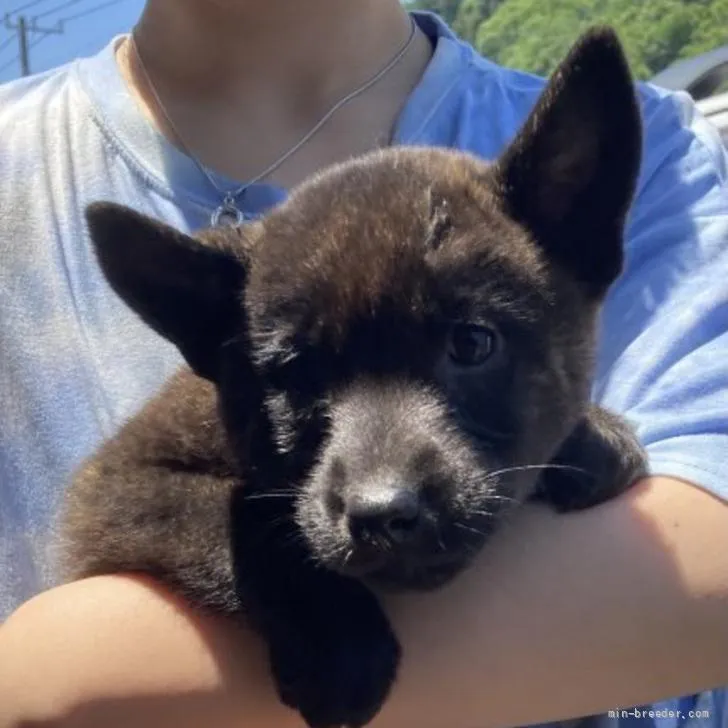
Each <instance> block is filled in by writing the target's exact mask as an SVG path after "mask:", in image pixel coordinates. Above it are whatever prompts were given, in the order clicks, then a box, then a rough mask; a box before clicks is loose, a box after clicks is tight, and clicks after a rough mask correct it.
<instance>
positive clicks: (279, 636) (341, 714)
mask: <svg viewBox="0 0 728 728" xmlns="http://www.w3.org/2000/svg"><path fill="white" fill-rule="evenodd" d="M376 612H377V614H376V616H375V615H374V614H373V613H372V614H368V615H367V616H366V618H364V619H362V618H361V616H362V615H361V611H359V613H358V614H350V615H344V614H341V613H338V614H335V615H334V614H332V615H329V616H330V617H331V619H328V620H327V619H325V618H324V619H319V618H317V619H316V620H315V622H311V623H308V624H306V625H305V627H304V626H303V625H302V624H300V623H299V624H298V625H297V626H296V627H292V626H291V625H288V626H286V627H284V628H283V629H282V630H280V631H279V630H276V635H275V637H274V638H273V639H272V640H270V642H269V644H270V653H271V667H272V670H273V677H274V679H275V681H276V684H277V687H278V692H279V695H280V698H281V700H282V701H283V703H285V704H286V705H287V706H288V707H290V708H293V709H294V710H297V711H298V712H299V713H300V714H301V715H302V717H303V719H304V720H305V721H306V723H307V724H308V725H309V726H310V728H340V727H341V726H347V727H349V728H360V726H364V725H366V724H367V723H369V722H370V721H371V720H372V719H373V718H374V716H375V715H376V714H377V713H378V712H379V709H380V708H381V706H382V704H383V703H384V701H385V699H386V698H387V695H388V694H389V690H390V688H391V687H392V684H393V683H394V679H395V676H396V671H397V666H398V663H399V657H400V648H399V643H398V642H397V639H396V637H395V636H394V634H393V633H392V631H391V628H390V626H389V624H388V623H387V621H386V618H385V617H384V614H383V613H381V611H380V609H379V606H378V605H376ZM319 616H321V617H323V616H324V615H319Z"/></svg>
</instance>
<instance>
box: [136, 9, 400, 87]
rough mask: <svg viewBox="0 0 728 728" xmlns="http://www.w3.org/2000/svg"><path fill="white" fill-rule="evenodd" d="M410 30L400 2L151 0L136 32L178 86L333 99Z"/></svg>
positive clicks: (160, 75)
mask: <svg viewBox="0 0 728 728" xmlns="http://www.w3.org/2000/svg"><path fill="white" fill-rule="evenodd" d="M409 31H410V24H409V19H408V17H407V13H406V11H405V10H404V8H403V7H402V6H401V4H400V3H399V2H398V0H343V1H342V0H306V1H305V2H291V0H217V1H216V0H148V2H147V5H146V7H145V10H144V13H143V14H142V17H141V19H140V21H139V23H138V24H137V27H136V33H135V37H136V40H137V44H138V46H139V49H140V51H141V53H142V55H143V57H144V62H145V64H146V65H147V67H148V68H149V69H150V71H151V72H152V73H153V74H154V78H155V79H157V80H158V81H159V83H160V84H161V85H163V86H165V87H166V88H169V89H170V90H173V89H174V88H175V87H176V88H183V89H184V90H185V93H188V94H189V93H192V94H195V95H199V96H200V97H201V98H207V97H212V98H215V97H228V98H229V97H231V96H235V97H241V96H245V97H247V96H248V95H249V94H251V93H257V92H258V91H259V89H261V88H263V87H264V88H265V89H267V90H268V91H269V92H270V93H278V94H280V93H285V94H286V95H287V96H291V95H293V96H301V97H303V96H305V97H309V98H310V97H313V98H316V97H319V98H323V99H326V100H328V99H329V98H330V97H331V96H332V95H336V94H340V93H342V92H343V93H346V91H347V90H350V89H351V88H352V87H353V86H356V85H357V83H360V82H361V80H362V79H366V78H367V77H368V76H370V75H372V74H373V73H375V72H376V71H377V70H378V68H379V67H380V66H381V63H382V59H383V58H387V57H388V56H391V55H392V54H393V52H394V51H395V50H396V49H397V47H398V46H400V45H401V44H402V43H403V41H404V40H405V39H406V38H407V35H408V34H409Z"/></svg>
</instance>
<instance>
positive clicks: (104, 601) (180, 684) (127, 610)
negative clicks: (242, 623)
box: [0, 576, 301, 728]
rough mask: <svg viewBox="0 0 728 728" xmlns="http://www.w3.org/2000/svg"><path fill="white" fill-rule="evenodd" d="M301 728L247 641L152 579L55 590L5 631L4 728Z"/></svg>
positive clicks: (258, 650)
mask: <svg viewBox="0 0 728 728" xmlns="http://www.w3.org/2000/svg"><path fill="white" fill-rule="evenodd" d="M20 726H22V727H23V728H27V726H36V727H38V728H39V727H41V726H43V727H44V728H50V727H51V726H52V727H53V728H82V727H83V728H99V727H100V726H103V727H104V728H129V727H130V726H133V727H134V728H203V727H204V728H289V726H290V728H294V727H295V728H300V726H301V723H300V721H299V720H298V718H297V716H296V715H295V714H294V713H293V712H292V711H289V710H287V709H286V708H285V707H283V706H282V705H281V704H280V703H279V701H278V700H277V699H276V697H275V694H274V691H273V687H272V683H271V681H270V679H269V676H268V670H267V666H266V663H265V652H264V647H263V645H262V644H261V642H260V640H258V639H257V638H256V637H255V635H253V634H252V633H250V632H249V631H248V630H245V629H242V628H240V627H239V626H238V625H233V624H232V623H230V622H229V621H226V620H221V619H215V618H210V617H207V616H202V615H199V614H195V613H194V612H193V611H191V610H189V609H188V608H187V607H186V606H185V605H183V604H182V603H180V602H179V601H178V600H176V599H175V598H173V597H172V596H170V595H169V594H167V593H165V592H164V591H163V590H162V589H161V588H160V587H158V586H155V585H153V584H152V583H151V582H149V581H148V580H146V579H139V578H136V577H127V576H102V577H95V578H92V579H87V580H85V581H80V582H75V583H73V584H68V585H66V586H62V587H58V588H56V589H53V590H50V591H48V592H45V593H43V594H40V595H39V596H37V597H35V598H34V599H32V600H30V601H29V602H28V603H26V604H25V605H23V606H22V607H21V608H20V609H19V610H17V611H16V612H15V613H14V614H13V615H11V617H10V619H9V620H8V622H7V623H6V624H5V625H3V626H1V627H0V728H20Z"/></svg>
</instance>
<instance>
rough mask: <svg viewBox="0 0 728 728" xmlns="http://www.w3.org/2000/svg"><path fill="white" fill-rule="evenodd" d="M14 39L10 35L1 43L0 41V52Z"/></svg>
mask: <svg viewBox="0 0 728 728" xmlns="http://www.w3.org/2000/svg"><path fill="white" fill-rule="evenodd" d="M14 40H15V38H13V36H12V35H11V36H10V37H9V38H6V39H5V40H4V41H3V42H2V43H0V53H2V52H3V51H4V50H5V49H6V48H7V47H8V46H9V45H10V44H11V43H12V42H13V41H14Z"/></svg>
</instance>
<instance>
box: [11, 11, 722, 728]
mask: <svg viewBox="0 0 728 728" xmlns="http://www.w3.org/2000/svg"><path fill="white" fill-rule="evenodd" d="M416 17H417V20H418V22H419V24H420V26H421V27H422V29H423V30H424V31H425V32H426V33H427V34H428V35H429V36H430V37H431V38H432V39H433V42H434V43H435V53H434V56H433V58H432V60H431V62H430V64H429V66H428V68H427V69H426V72H425V74H424V76H423V78H422V79H421V81H420V83H419V85H418V86H417V87H416V88H415V90H414V91H413V92H412V94H411V96H410V98H409V101H408V103H407V105H406V107H405V108H404V110H403V112H402V114H401V116H400V119H399V122H398V124H397V129H396V137H395V141H396V142H397V143H402V144H408V143H416V144H428V145H439V146H451V147H458V148H460V149H465V150H469V151H471V152H473V153H475V154H478V155H480V156H482V157H484V158H488V159H492V158H494V157H495V156H497V154H498V153H499V151H500V150H501V149H502V148H503V146H504V144H505V143H506V142H507V141H509V139H510V138H511V137H512V136H513V135H514V133H515V132H516V130H517V129H518V127H519V126H520V124H521V122H522V121H523V120H524V118H525V116H526V114H527V112H528V111H529V110H530V108H531V107H532V105H533V104H534V102H535V100H536V98H537V97H538V95H539V93H540V91H541V90H542V89H543V84H544V82H543V80H542V79H540V78H536V77H533V76H530V75H528V74H525V73H521V72H516V71H513V70H507V69H503V68H501V67H499V66H497V65H495V64H493V63H491V62H489V61H487V60H485V59H483V58H481V57H479V56H478V55H477V54H476V53H475V52H474V51H473V50H472V48H471V47H470V46H468V45H467V44H464V43H462V42H460V41H459V40H458V39H456V38H455V37H454V36H453V35H452V33H451V32H450V31H449V30H448V28H447V27H446V26H445V25H443V24H442V22H441V21H439V20H438V19H437V18H436V17H434V16H432V15H429V14H419V15H417V16H416ZM119 40H120V39H118V38H117V39H115V40H114V41H113V42H112V43H111V44H109V46H108V47H107V48H105V49H104V50H103V51H102V52H101V53H100V54H99V55H98V56H96V57H94V58H90V59H83V60H78V61H76V62H74V63H71V64H69V65H66V66H64V67H62V68H58V69H55V70H53V71H50V72H48V73H45V74H42V75H38V76H35V77H31V78H28V79H24V80H20V81H17V82H14V83H11V84H8V85H5V86H3V87H0V620H2V619H3V618H4V617H6V616H7V615H8V614H9V612H10V611H11V610H12V609H13V608H14V607H16V606H17V605H18V604H19V603H20V602H21V601H23V600H25V599H27V598H29V597H30V596H32V595H33V594H35V593H37V592H38V591H39V590H41V589H42V588H43V587H44V586H46V585H47V584H48V583H49V581H48V578H49V574H48V571H49V567H48V559H47V558H46V542H47V538H48V532H49V528H50V525H51V523H52V517H53V514H54V510H55V508H56V506H57V504H58V500H59V494H60V493H61V490H62V488H63V485H64V483H65V482H66V481H67V478H68V476H69V474H70V473H71V471H72V470H73V469H74V468H75V467H76V466H77V465H78V464H79V462H80V460H81V459H82V458H84V457H85V456H86V455H88V454H89V453H90V452H91V451H92V450H93V449H94V448H95V447H96V446H97V445H98V444H99V443H100V441H101V440H102V439H103V438H105V437H107V436H109V435H111V434H112V433H113V432H114V431H115V430H116V429H117V428H118V427H119V425H120V424H121V423H122V422H123V420H124V419H126V418H127V417H129V416H130V415H131V414H132V413H134V412H135V411H136V410H138V409H139V407H140V406H141V405H142V403H143V402H145V400H147V399H148V398H149V397H150V396H151V395H152V394H154V393H155V392H156V391H157V390H158V389H159V388H160V386H161V385H162V384H163V382H164V381H165V379H166V378H167V377H168V376H169V375H170V374H171V373H172V372H173V371H174V370H175V369H176V368H177V367H178V366H179V364H180V363H181V360H180V356H179V354H178V353H177V351H176V350H175V349H174V348H173V347H172V346H171V345H170V344H168V343H167V342H166V341H163V340H162V339H160V338H159V337H158V336H157V335H156V334H154V333H152V332H151V331H150V330H149V329H148V328H147V327H146V326H144V325H143V324H142V323H141V322H140V321H139V320H138V319H137V318H136V316H135V315H134V314H132V313H131V311H130V310H128V309H127V308H126V307H125V306H124V304H123V303H122V302H121V301H120V300H119V299H118V298H117V297H116V296H115V295H113V294H112V292H111V291H110V289H109V287H108V285H107V284H106V282H105V281H104V279H103V278H102V276H101V273H100V271H99V269H98V267H97V265H96V263H95V260H94V257H93V255H92V252H91V249H90V245H89V239H88V236H87V232H86V230H85V227H84V218H83V210H84V207H85V205H86V204H87V203H89V202H91V201H94V200H101V199H108V200H115V201H118V202H123V203H126V204H128V205H130V206H133V207H135V208H137V209H138V210H140V211H142V212H145V213H147V214H149V215H152V216H155V217H158V218H161V219H163V220H166V221H167V222H169V223H170V224H172V225H175V226H177V227H179V228H181V229H183V230H186V231H192V230H195V229H197V228H200V227H202V226H205V225H206V224H207V223H208V221H209V219H210V214H211V211H212V210H213V209H214V208H215V207H216V206H217V205H218V204H219V202H220V200H219V198H218V197H217V196H216V195H215V194H214V190H213V189H212V188H211V186H210V184H209V182H208V181H207V180H206V179H205V178H204V177H203V176H202V175H201V173H200V171H199V169H198V168H197V167H196V166H195V164H194V163H193V162H192V161H191V160H190V159H189V158H188V157H186V156H185V155H184V154H182V153H181V152H179V151H178V150H177V149H175V148H174V147H173V146H172V145H171V144H169V143H168V142H167V141H166V140H165V139H164V138H163V137H162V136H161V135H160V134H159V133H158V132H157V131H156V130H155V129H154V128H153V127H152V126H151V125H150V124H149V123H148V122H147V120H146V119H145V117H144V116H143V115H142V113H141V112H140V110H139V108H138V107H137V105H136V103H135V101H134V100H133V98H132V96H131V95H130V92H129V90H128V89H127V87H126V85H125V83H124V81H123V79H122V77H121V75H120V73H119V69H118V68H117V65H116V62H115V58H114V51H115V48H116V47H117V45H118V42H119ZM641 96H642V102H643V109H644V118H645V122H646V127H647V131H646V150H645V157H644V162H643V169H642V174H641V180H640V184H639V194H638V199H637V202H636V205H635V206H634V208H633V212H632V214H631V217H630V225H629V241H628V254H627V268H626V272H625V274H624V275H623V277H622V279H621V281H620V282H619V283H618V284H617V285H616V286H615V288H614V289H613V291H612V293H611V295H610V297H609V299H608V302H607V305H606V310H605V313H604V318H603V332H602V337H601V345H600V350H599V360H598V376H597V380H596V386H595V389H594V397H595V399H597V400H598V401H600V402H601V403H603V404H605V405H607V406H609V407H612V408H614V409H615V410H618V411H620V412H622V413H624V414H626V415H627V416H628V417H629V418H630V419H631V420H632V421H633V422H634V424H635V425H636V427H637V429H638V432H639V435H640V436H641V438H642V440H643V442H644V444H645V445H646V446H647V450H648V453H649V456H650V463H651V468H652V471H653V472H654V473H655V474H662V475H666V476H674V477H677V478H685V479H687V480H690V481H692V482H694V483H696V484H697V485H699V486H701V487H703V488H705V489H707V490H709V491H711V492H712V493H714V494H715V495H717V496H718V497H720V498H724V499H728V476H727V474H726V473H727V472H728V467H726V466H727V465H728V283H726V281H728V187H727V185H726V177H728V160H727V159H726V153H725V151H724V150H723V148H722V147H721V142H720V139H719V137H718V134H717V133H716V132H715V131H714V130H713V129H712V128H711V127H709V125H708V124H707V123H706V122H705V121H704V120H703V119H702V118H700V117H699V116H698V115H697V114H696V111H695V108H694V106H693V105H692V103H691V101H690V99H689V98H688V97H687V96H686V95H682V94H672V95H671V94H668V93H666V92H663V91H660V90H657V89H655V88H651V87H647V86H644V87H642V88H641ZM217 183H218V185H219V186H220V187H221V188H227V189H232V188H235V187H237V184H236V183H235V182H234V181H233V180H229V179H225V178H223V177H220V176H218V178H217ZM285 195H286V192H285V190H283V189H279V188H276V187H273V186H269V185H264V184H257V185H254V186H252V187H251V188H250V189H249V191H248V192H247V193H246V195H245V196H244V198H243V205H244V207H245V210H246V212H247V213H249V214H251V215H255V214H260V213H261V212H263V211H265V210H266V209H267V208H269V207H270V206H271V205H273V204H276V203H278V202H279V201H281V200H283V199H284V198H285ZM686 487H687V486H686ZM726 708H727V706H726V692H725V691H714V692H711V693H705V694H703V695H699V696H690V697H685V698H682V699H681V700H675V701H668V702H667V703H665V704H660V705H658V706H653V707H652V709H653V710H658V711H665V712H664V713H660V714H658V715H660V716H661V715H664V716H665V717H649V716H648V715H646V716H645V717H643V718H640V719H639V720H643V721H644V722H646V723H649V724H650V725H652V724H653V723H654V724H659V725H660V726H665V727H668V726H672V725H673V724H674V723H676V720H675V718H674V717H671V713H670V712H669V711H681V712H682V716H683V719H684V720H686V721H687V723H694V724H695V725H696V726H697V725H698V724H700V725H705V724H706V723H709V724H710V726H711V728H717V727H718V726H723V727H725V726H728V710H727V709H726ZM696 709H697V710H703V711H708V715H709V716H710V717H709V718H708V719H705V718H695V719H691V718H690V713H689V711H691V710H696ZM595 720H600V721H602V720H603V721H610V720H617V719H610V718H609V717H608V716H603V717H601V718H599V719H595ZM626 720H629V722H630V723H632V722H633V721H634V720H637V719H636V718H634V717H628V718H626Z"/></svg>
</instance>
